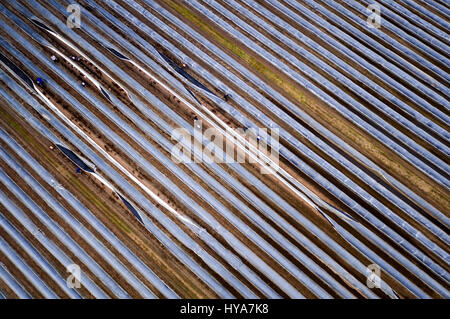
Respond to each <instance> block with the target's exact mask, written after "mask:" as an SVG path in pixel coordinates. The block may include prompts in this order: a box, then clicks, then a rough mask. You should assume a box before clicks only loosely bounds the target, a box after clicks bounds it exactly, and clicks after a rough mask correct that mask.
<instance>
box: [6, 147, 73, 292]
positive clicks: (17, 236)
mask: <svg viewBox="0 0 450 319" xmlns="http://www.w3.org/2000/svg"><path fill="white" fill-rule="evenodd" d="M0 151H1V150H0ZM0 228H1V229H3V231H4V232H5V233H7V234H8V235H9V236H11V238H12V239H14V241H15V245H18V247H20V248H21V249H22V250H23V251H24V252H25V253H26V254H27V255H28V256H30V258H31V259H32V260H33V261H34V262H35V263H36V264H37V265H38V266H39V268H40V269H41V270H43V271H44V272H45V273H46V274H47V275H48V276H49V277H50V278H51V279H52V280H53V281H54V282H55V283H56V284H57V285H58V287H59V288H60V289H61V290H63V291H64V293H66V294H67V296H69V297H70V298H73V299H79V298H80V295H79V294H78V292H77V291H76V290H75V289H73V288H71V287H69V286H68V285H67V282H66V278H64V277H62V276H61V275H60V274H59V273H58V271H57V270H56V269H55V268H54V267H53V266H52V265H51V264H50V263H49V262H48V261H47V260H46V259H45V258H44V257H43V256H42V255H41V254H40V252H39V251H37V250H36V248H35V247H33V246H32V245H31V244H30V243H29V242H28V240H27V239H26V238H25V237H24V236H23V235H22V234H21V233H20V232H19V231H18V230H17V229H16V228H15V227H14V226H13V225H12V224H11V223H10V222H8V221H7V220H6V219H5V217H4V216H3V215H2V213H1V212H0Z"/></svg>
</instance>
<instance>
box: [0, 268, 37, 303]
mask: <svg viewBox="0 0 450 319" xmlns="http://www.w3.org/2000/svg"><path fill="white" fill-rule="evenodd" d="M0 279H1V280H2V281H3V283H4V284H5V285H6V286H7V287H8V288H9V289H11V291H12V292H13V293H14V294H15V295H16V297H18V298H20V299H30V298H31V296H30V294H29V293H28V292H27V291H26V290H25V289H24V288H23V287H22V285H21V284H19V283H18V282H17V280H16V279H15V278H14V277H13V276H12V275H11V273H10V272H9V271H8V270H7V269H6V266H5V265H4V264H2V263H1V262H0Z"/></svg>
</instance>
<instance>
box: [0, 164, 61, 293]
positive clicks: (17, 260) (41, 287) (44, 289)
mask: <svg viewBox="0 0 450 319" xmlns="http://www.w3.org/2000/svg"><path fill="white" fill-rule="evenodd" d="M0 174H1V169H0ZM0 253H2V254H3V255H5V256H6V258H7V259H9V261H10V262H11V263H12V264H14V266H15V267H16V268H17V269H18V270H19V271H20V273H21V274H22V275H23V276H24V277H25V278H26V279H27V280H28V281H29V282H30V284H31V285H32V286H33V287H34V288H36V290H37V291H39V293H40V294H42V296H43V297H44V298H47V299H58V298H59V297H58V295H57V294H56V293H55V292H53V290H51V289H50V288H49V287H48V286H47V284H46V283H45V282H44V281H43V280H42V278H40V277H39V276H38V275H36V273H35V272H34V271H33V269H32V268H31V267H30V266H29V265H28V264H27V263H26V262H25V261H24V260H23V259H22V257H21V256H20V255H19V254H18V253H17V252H16V251H15V250H14V249H13V248H12V247H11V246H10V245H9V244H8V243H7V242H6V241H5V239H4V238H2V237H1V236H0Z"/></svg>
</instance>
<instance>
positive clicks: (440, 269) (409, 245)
mask: <svg viewBox="0 0 450 319" xmlns="http://www.w3.org/2000/svg"><path fill="white" fill-rule="evenodd" d="M150 5H151V4H150ZM161 11H162V10H161ZM152 20H153V22H154V21H155V20H156V18H154V17H152ZM171 21H175V22H176V21H177V20H176V18H174V19H171ZM180 27H182V28H183V29H184V30H186V29H187V28H186V27H185V26H180ZM166 30H169V29H168V27H166ZM172 34H173V33H172ZM204 74H205V73H204V72H203V75H204ZM315 177H317V176H315ZM324 185H327V186H325V187H328V188H329V187H330V186H328V185H329V183H325V184H324ZM337 192H338V194H339V195H341V197H342V196H344V197H345V198H346V199H345V198H344V200H345V201H344V202H349V201H350V202H353V201H352V200H351V199H350V198H349V197H348V196H346V194H344V193H343V192H342V191H339V190H337ZM364 197H365V198H366V199H367V200H369V199H371V198H367V196H364ZM371 201H372V200H370V201H369V202H371ZM355 205H357V204H356V203H355V202H353V204H352V205H350V207H352V208H354V207H355ZM376 205H377V208H379V204H376ZM358 207H360V206H359V205H358ZM358 207H356V208H358ZM360 208H361V207H360ZM361 209H362V208H361ZM363 216H367V214H366V213H363ZM403 225H405V224H403ZM381 228H384V227H381ZM393 238H398V236H393ZM398 239H399V240H398V242H399V243H400V244H403V245H404V246H406V247H408V250H409V251H410V252H411V253H413V254H416V258H418V259H419V260H423V259H422V257H424V256H425V255H423V253H420V252H418V251H417V249H416V248H414V247H412V245H411V244H410V243H409V242H406V241H405V240H401V239H400V238H398ZM425 240H427V239H425ZM431 247H435V245H433V244H431ZM439 249H440V248H438V250H439ZM441 253H442V251H441V252H440V254H441ZM417 254H419V255H417ZM443 256H445V253H444V255H443ZM426 260H427V263H429V265H431V267H432V268H433V269H435V270H436V271H437V272H438V273H440V274H441V275H443V274H445V272H442V268H441V267H439V266H437V267H435V265H433V264H434V262H432V261H431V260H430V259H428V258H427V259H426Z"/></svg>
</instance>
